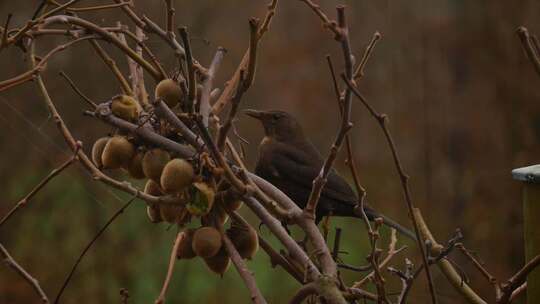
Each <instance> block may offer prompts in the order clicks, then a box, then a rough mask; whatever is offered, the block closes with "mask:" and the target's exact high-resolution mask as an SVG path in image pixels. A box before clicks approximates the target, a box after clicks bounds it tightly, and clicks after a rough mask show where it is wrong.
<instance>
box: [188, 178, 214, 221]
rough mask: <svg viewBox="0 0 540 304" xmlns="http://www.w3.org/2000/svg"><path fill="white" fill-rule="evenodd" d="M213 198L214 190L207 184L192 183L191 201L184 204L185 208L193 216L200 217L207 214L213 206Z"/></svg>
mask: <svg viewBox="0 0 540 304" xmlns="http://www.w3.org/2000/svg"><path fill="white" fill-rule="evenodd" d="M215 196H216V193H215V191H214V189H213V188H212V187H210V186H209V185H208V184H207V183H204V182H196V183H193V186H192V188H191V201H190V202H188V203H187V204H186V208H187V210H188V211H189V213H191V214H193V215H197V216H202V215H205V214H208V212H210V210H211V209H212V206H213V205H214V198H215Z"/></svg>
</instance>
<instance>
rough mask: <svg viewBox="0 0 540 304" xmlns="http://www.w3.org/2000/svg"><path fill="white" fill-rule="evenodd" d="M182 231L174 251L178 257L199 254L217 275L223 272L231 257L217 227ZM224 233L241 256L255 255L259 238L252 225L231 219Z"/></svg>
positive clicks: (182, 257) (186, 257)
mask: <svg viewBox="0 0 540 304" xmlns="http://www.w3.org/2000/svg"><path fill="white" fill-rule="evenodd" d="M182 233H183V237H182V239H181V241H180V244H179V246H178V251H177V252H176V255H177V257H178V258H179V259H192V258H194V257H196V256H199V257H201V258H203V259H204V262H205V264H206V266H208V268H209V269H210V270H211V271H213V272H215V273H217V274H219V275H223V273H225V271H226V270H227V268H229V264H230V261H231V259H230V257H229V254H228V253H227V250H226V249H225V245H224V244H223V239H222V235H221V233H220V232H219V231H218V229H216V228H215V227H212V226H203V227H200V228H198V229H187V230H185V231H183V232H182ZM225 234H226V235H227V237H229V238H230V240H231V242H232V243H233V245H234V247H235V248H236V249H237V250H238V253H239V254H240V256H241V257H242V258H244V259H249V260H251V259H252V258H253V256H255V253H256V252H257V250H258V249H259V239H258V236H257V231H255V229H253V227H251V226H246V225H244V224H243V223H237V222H235V221H233V222H232V224H231V227H230V228H229V229H227V231H226V232H225Z"/></svg>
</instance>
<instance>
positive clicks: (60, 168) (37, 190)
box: [0, 153, 77, 227]
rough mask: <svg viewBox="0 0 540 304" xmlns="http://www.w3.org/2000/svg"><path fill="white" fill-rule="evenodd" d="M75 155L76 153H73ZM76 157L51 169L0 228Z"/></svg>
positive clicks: (11, 211) (15, 207)
mask: <svg viewBox="0 0 540 304" xmlns="http://www.w3.org/2000/svg"><path fill="white" fill-rule="evenodd" d="M75 155H76V153H75ZM76 160H77V158H76V156H73V157H70V158H69V159H68V160H67V161H65V162H64V163H63V164H62V165H60V166H59V167H58V168H55V169H53V170H52V171H51V172H50V173H49V174H48V175H47V176H46V177H45V178H44V179H43V180H41V181H40V182H39V184H37V185H36V186H35V187H34V189H32V191H30V192H29V193H28V194H26V195H25V196H24V197H23V198H22V199H21V200H20V201H19V202H18V203H17V204H16V205H15V206H14V207H13V208H12V209H11V210H10V211H9V212H8V213H7V214H6V215H5V216H4V217H3V218H2V220H1V221H0V227H2V225H3V224H4V223H5V222H6V221H7V220H8V219H9V218H10V217H11V216H12V215H13V214H14V213H15V212H16V211H17V210H19V208H21V207H24V206H26V204H27V203H28V202H29V201H30V200H31V199H32V197H34V195H36V194H37V193H38V192H39V191H40V190H41V189H43V187H45V186H46V185H47V183H48V182H50V181H51V180H52V179H53V178H54V177H55V176H57V175H58V174H60V173H61V172H62V171H64V169H66V168H67V167H69V166H70V165H71V164H72V163H73V162H74V161H76Z"/></svg>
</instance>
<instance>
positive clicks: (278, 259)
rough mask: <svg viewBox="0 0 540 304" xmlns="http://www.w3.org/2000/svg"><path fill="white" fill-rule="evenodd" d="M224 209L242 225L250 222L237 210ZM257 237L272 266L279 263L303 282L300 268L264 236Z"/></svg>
mask: <svg viewBox="0 0 540 304" xmlns="http://www.w3.org/2000/svg"><path fill="white" fill-rule="evenodd" d="M226 211H227V214H229V216H230V217H231V218H232V219H234V220H235V221H238V222H240V223H242V224H243V225H244V226H250V224H249V223H248V222H247V221H246V220H245V219H244V218H243V217H242V216H241V215H240V214H238V212H236V211H230V210H226ZM258 237H259V245H260V246H261V248H262V249H263V250H264V252H266V254H268V256H269V257H270V263H271V264H272V267H275V265H280V266H281V267H283V269H285V271H287V272H288V273H289V274H290V275H291V276H292V277H293V278H295V279H296V280H297V281H298V282H299V283H300V284H303V278H302V273H301V272H300V270H299V269H297V268H296V267H295V266H294V264H292V263H291V262H290V261H289V260H288V259H287V258H286V257H284V256H283V255H281V254H280V253H278V252H277V251H275V250H274V248H272V246H271V245H270V243H268V242H267V241H266V240H265V239H264V238H262V237H261V236H260V235H258Z"/></svg>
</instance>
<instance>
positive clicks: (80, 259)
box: [54, 196, 136, 304]
mask: <svg viewBox="0 0 540 304" xmlns="http://www.w3.org/2000/svg"><path fill="white" fill-rule="evenodd" d="M135 198H136V197H135V196H134V197H133V198H131V199H130V200H129V201H128V202H127V203H126V204H124V206H122V207H121V208H120V209H118V211H116V212H115V213H114V214H113V216H112V217H111V218H110V219H109V220H108V221H107V222H106V223H105V225H104V226H103V227H102V228H101V229H100V230H99V231H98V232H97V234H96V235H95V236H94V238H92V240H91V241H90V243H88V245H86V247H85V248H84V249H83V251H82V252H81V254H80V255H79V257H78V258H77V261H76V262H75V264H74V265H73V267H72V268H71V271H70V272H69V274H68V276H67V277H66V279H65V281H64V284H62V287H61V288H60V291H59V292H58V295H57V296H56V299H55V300H54V303H55V304H57V303H59V302H60V297H61V296H62V293H63V292H64V290H65V289H66V287H67V285H68V284H69V281H70V280H71V278H72V277H73V274H75V270H77V266H79V263H80V262H81V261H82V259H83V257H84V256H85V255H86V253H87V252H88V250H90V248H91V247H92V245H94V243H95V242H96V241H97V239H98V238H99V237H100V236H101V235H102V234H103V233H104V232H105V230H107V228H109V226H110V225H111V224H112V222H114V220H115V219H116V218H117V217H118V216H119V215H120V214H122V213H123V212H124V210H126V208H127V207H129V205H131V203H133V201H134V200H135Z"/></svg>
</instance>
